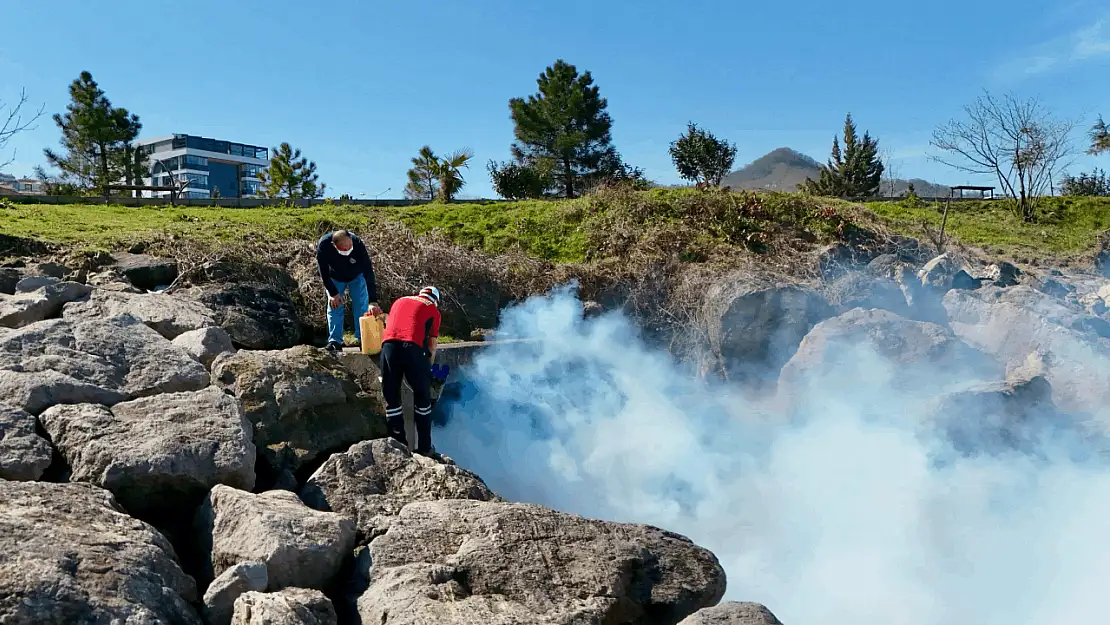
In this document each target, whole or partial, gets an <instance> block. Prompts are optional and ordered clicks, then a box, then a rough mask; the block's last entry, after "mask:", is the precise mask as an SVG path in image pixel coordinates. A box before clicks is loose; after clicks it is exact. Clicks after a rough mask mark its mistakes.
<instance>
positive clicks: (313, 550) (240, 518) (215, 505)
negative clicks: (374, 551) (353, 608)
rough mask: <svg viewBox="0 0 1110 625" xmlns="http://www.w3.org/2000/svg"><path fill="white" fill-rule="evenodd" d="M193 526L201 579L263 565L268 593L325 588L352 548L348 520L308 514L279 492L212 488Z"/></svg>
mask: <svg viewBox="0 0 1110 625" xmlns="http://www.w3.org/2000/svg"><path fill="white" fill-rule="evenodd" d="M196 528H197V532H198V534H199V539H200V544H201V545H202V546H203V549H202V552H203V553H205V554H207V557H208V561H207V562H206V563H205V573H206V574H207V575H210V576H213V577H214V576H218V575H220V574H222V573H223V572H224V571H226V570H227V569H229V568H231V567H233V566H235V565H236V564H240V563H243V562H263V563H265V564H266V570H267V571H268V573H269V585H268V588H267V589H268V590H271V591H274V590H281V589H282V588H288V587H291V586H295V587H300V588H320V589H322V588H325V587H326V586H327V585H328V584H329V583H331V581H332V579H333V578H334V577H335V575H336V574H337V573H338V572H339V569H340V566H341V565H342V564H343V561H344V559H345V558H346V557H347V556H348V555H349V554H350V552H351V549H352V548H353V547H354V545H355V524H354V521H352V520H351V519H349V518H347V517H345V516H342V515H339V514H336V513H333V512H319V511H316V510H313V509H311V508H309V507H308V506H306V505H304V504H303V503H301V500H300V499H297V496H296V495H295V494H293V493H290V492H288V491H284V490H273V491H267V492H264V493H261V494H257V495H256V494H253V493H248V492H245V491H241V490H236V489H234V488H230V487H228V486H222V485H220V486H216V487H215V488H213V489H212V492H211V493H209V495H208V497H207V498H206V500H205V502H204V505H202V506H201V508H200V509H199V510H198V511H197V515H196Z"/></svg>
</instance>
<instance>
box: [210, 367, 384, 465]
mask: <svg viewBox="0 0 1110 625" xmlns="http://www.w3.org/2000/svg"><path fill="white" fill-rule="evenodd" d="M362 360H366V361H368V359H366V358H362ZM212 379H213V380H214V381H215V382H216V383H217V384H220V385H221V386H223V387H224V388H226V389H228V390H229V391H231V392H233V393H234V395H235V397H237V398H238V399H239V400H240V401H241V402H242V404H243V408H244V410H245V411H246V415H247V418H248V419H250V421H251V423H253V424H254V432H255V438H254V440H255V444H257V445H258V448H259V451H260V452H261V453H262V454H263V457H264V458H265V459H266V461H267V463H268V464H269V466H271V467H272V468H273V469H274V471H275V473H280V472H281V471H282V470H285V469H288V470H291V471H296V470H298V469H300V468H301V467H303V466H305V465H306V464H308V463H310V462H312V461H313V460H315V459H316V458H317V457H319V456H320V455H322V454H330V453H332V452H334V451H338V450H340V449H346V448H347V447H349V446H351V445H353V444H355V443H357V442H359V441H363V440H370V439H374V438H380V437H382V436H385V433H386V431H385V417H384V415H385V406H384V405H383V404H382V401H383V400H382V399H381V395H380V391H379V392H377V393H374V392H370V391H368V390H364V389H363V388H362V387H360V386H359V383H358V379H357V378H356V377H355V375H354V374H352V373H351V372H350V371H349V370H348V369H346V368H345V367H344V366H343V365H342V364H341V363H340V362H339V361H338V360H337V359H336V358H334V357H331V356H330V355H328V354H327V352H325V351H324V350H322V349H316V348H314V347H309V346H298V347H294V348H292V349H287V350H284V351H275V352H261V351H247V350H241V351H239V352H236V353H235V354H224V355H222V356H219V357H218V358H216V360H215V361H214V362H213V363H212Z"/></svg>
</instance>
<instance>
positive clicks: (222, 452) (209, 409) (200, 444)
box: [39, 387, 255, 518]
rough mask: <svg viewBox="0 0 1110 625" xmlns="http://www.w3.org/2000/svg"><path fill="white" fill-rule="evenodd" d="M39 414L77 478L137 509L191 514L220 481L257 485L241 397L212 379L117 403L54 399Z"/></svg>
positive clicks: (140, 512) (247, 486) (138, 512)
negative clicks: (199, 386) (57, 402)
mask: <svg viewBox="0 0 1110 625" xmlns="http://www.w3.org/2000/svg"><path fill="white" fill-rule="evenodd" d="M39 421H40V422H41V423H42V425H43V427H44V428H45V429H46V431H47V432H48V433H49V434H50V438H51V440H53V442H54V445H55V446H56V447H57V448H58V451H59V452H60V453H61V454H62V456H63V457H64V458H65V459H66V461H67V462H68V464H69V466H70V468H71V470H72V475H71V476H70V479H71V480H73V481H80V482H90V483H93V484H96V485H97V486H100V487H103V488H106V489H108V490H110V491H112V493H113V494H114V495H115V496H116V499H117V500H119V502H120V503H121V504H122V505H123V506H124V507H125V508H126V509H127V510H128V511H129V512H131V513H132V514H134V515H137V516H141V517H144V518H145V517H147V516H149V515H161V516H163V517H164V516H167V515H174V516H176V515H180V514H191V513H192V511H193V510H194V509H195V507H196V505H197V504H198V503H199V502H200V500H201V499H202V498H203V497H204V495H205V494H206V493H207V492H208V491H209V490H210V489H211V488H212V487H213V486H215V485H216V484H228V485H231V486H233V487H235V488H242V489H246V490H250V489H252V488H254V462H255V447H254V445H253V443H252V441H251V426H250V423H249V422H248V421H247V420H246V418H245V417H244V416H243V411H242V409H241V408H240V406H239V402H238V401H236V400H235V399H234V398H233V397H230V396H228V395H226V394H224V393H222V392H221V391H220V390H218V389H216V388H214V387H209V388H207V389H204V390H202V391H199V392H191V393H166V394H161V395H156V396H153V397H146V398H143V399H137V400H134V401H128V402H123V403H119V404H116V405H115V406H113V407H112V408H110V409H109V408H106V407H104V406H97V405H92V404H79V405H72V406H55V407H53V408H50V409H49V410H47V411H46V412H44V413H42V415H41V416H40V417H39Z"/></svg>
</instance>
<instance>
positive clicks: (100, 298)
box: [62, 289, 216, 340]
mask: <svg viewBox="0 0 1110 625" xmlns="http://www.w3.org/2000/svg"><path fill="white" fill-rule="evenodd" d="M121 315H129V316H131V317H134V318H136V319H138V320H139V321H142V322H143V323H145V324H146V325H148V326H150V328H151V329H153V330H154V331H156V332H157V333H158V334H161V335H162V336H164V337H166V338H167V339H170V340H173V339H175V338H177V337H178V336H181V335H182V334H184V333H186V332H190V331H193V330H199V329H201V328H207V327H210V326H214V325H216V322H215V321H214V320H213V319H212V316H213V313H212V311H211V310H209V309H208V308H207V307H205V306H204V305H203V304H200V303H199V302H196V301H193V300H189V299H185V298H180V297H172V296H169V295H164V294H162V293H142V294H132V293H123V292H119V291H109V290H103V289H96V290H94V291H93V292H92V294H91V295H90V296H89V299H88V301H85V302H77V303H73V304H67V305H66V307H65V310H64V311H63V313H62V317H63V318H64V319H69V320H71V321H77V320H82V319H92V318H96V317H100V318H105V317H118V316H121Z"/></svg>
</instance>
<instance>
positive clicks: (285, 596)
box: [231, 588, 385, 625]
mask: <svg viewBox="0 0 1110 625" xmlns="http://www.w3.org/2000/svg"><path fill="white" fill-rule="evenodd" d="M338 622H339V621H338V620H337V618H336V615H335V608H334V607H333V606H332V604H331V600H330V599H328V598H327V597H326V596H324V593H322V592H320V591H319V590H310V589H306V588H286V589H285V590H282V591H280V592H274V593H262V592H248V593H246V594H244V595H243V596H241V597H239V599H237V600H236V601H235V616H234V618H233V619H232V621H231V623H232V625H337V623H338ZM382 622H383V623H384V622H385V621H382Z"/></svg>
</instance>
